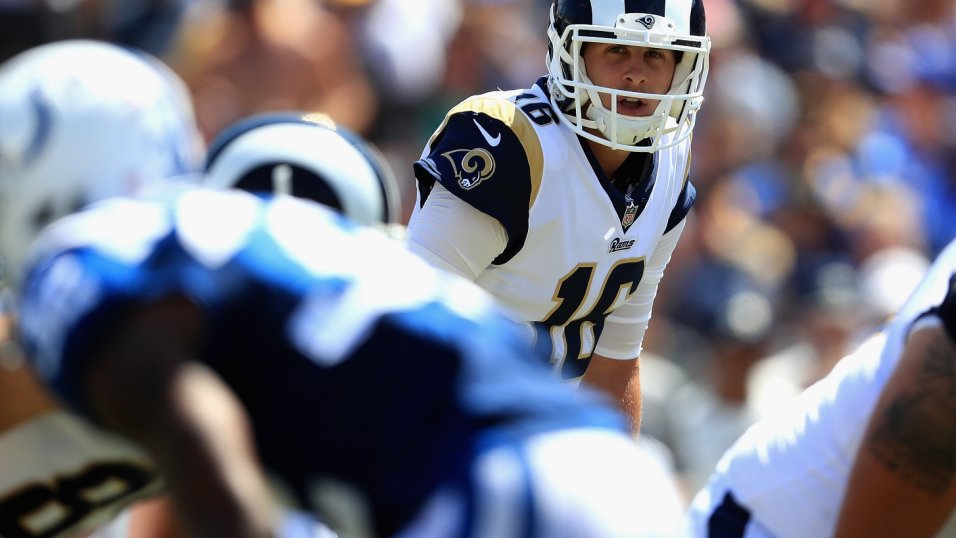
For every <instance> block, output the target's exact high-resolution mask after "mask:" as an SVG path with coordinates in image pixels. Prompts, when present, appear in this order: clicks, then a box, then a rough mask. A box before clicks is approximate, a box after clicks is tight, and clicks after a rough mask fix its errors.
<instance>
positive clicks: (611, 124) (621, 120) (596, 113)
mask: <svg viewBox="0 0 956 538" xmlns="http://www.w3.org/2000/svg"><path fill="white" fill-rule="evenodd" d="M582 79H583V82H585V83H586V84H588V85H590V86H593V85H594V84H593V83H592V82H591V80H590V79H589V78H588V76H587V75H586V74H584V73H582ZM587 96H588V99H587V101H588V102H589V106H588V107H587V111H586V112H585V114H586V115H587V117H588V120H583V119H582V121H581V125H582V126H583V127H586V128H589V129H596V130H597V131H598V132H600V133H601V134H602V135H604V138H607V139H608V140H610V141H611V142H614V143H616V144H620V145H622V146H634V145H636V144H637V143H638V142H640V141H641V140H644V139H645V138H649V137H652V136H655V135H657V136H659V135H660V134H661V131H662V129H663V127H664V121H666V120H665V119H664V118H662V116H666V114H667V112H666V111H665V110H664V103H665V102H664V101H661V102H659V103H658V104H657V109H656V110H655V111H654V113H653V114H651V115H650V116H625V115H623V114H615V113H613V112H611V111H610V110H608V109H607V108H605V107H604V103H602V102H601V96H600V92H598V91H597V90H594V89H590V88H589V89H587ZM615 116H616V117H615ZM615 120H616V125H615ZM615 126H616V127H617V129H616V130H615Z"/></svg>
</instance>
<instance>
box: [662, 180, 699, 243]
mask: <svg viewBox="0 0 956 538" xmlns="http://www.w3.org/2000/svg"><path fill="white" fill-rule="evenodd" d="M696 200H697V189H696V188H695V187H694V185H693V184H692V183H691V182H690V180H687V181H684V188H683V189H681V191H680V196H679V197H678V198H677V204H675V205H674V209H673V211H671V215H670V217H669V218H668V219H667V228H665V229H664V233H667V232H669V231H671V230H672V229H674V227H675V226H677V225H678V224H680V223H681V221H683V220H684V219H686V218H687V214H688V213H690V208H691V207H693V205H694V202H695V201H696Z"/></svg>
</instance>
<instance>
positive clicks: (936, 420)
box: [865, 335, 956, 495]
mask: <svg viewBox="0 0 956 538" xmlns="http://www.w3.org/2000/svg"><path fill="white" fill-rule="evenodd" d="M940 336H941V337H940ZM923 349H924V351H923V353H921V354H920V356H919V360H918V361H916V362H918V365H914V366H917V371H916V372H915V382H914V383H912V384H911V386H910V387H909V388H908V389H907V390H903V391H900V393H899V394H898V395H897V396H896V397H894V398H893V399H892V400H891V401H890V402H888V405H887V407H886V408H885V410H884V411H883V412H882V413H881V414H880V415H877V416H874V425H875V428H874V430H873V433H872V435H871V436H870V437H869V438H867V439H866V446H865V449H866V450H869V451H870V453H871V454H872V455H873V456H874V457H875V458H876V459H877V460H879V461H880V462H882V463H883V465H884V466H885V467H886V468H887V469H888V470H890V471H892V472H894V473H896V474H897V475H899V476H900V478H901V479H903V480H905V481H906V482H908V483H910V484H912V485H913V486H915V487H917V488H919V489H922V490H924V491H926V492H928V493H931V494H934V495H940V494H944V493H945V492H946V491H947V490H948V489H950V488H951V487H952V486H953V482H954V477H956V348H954V346H953V343H952V342H951V341H949V339H948V338H946V337H945V336H943V335H937V337H934V338H926V342H925V347H924V348H923Z"/></svg>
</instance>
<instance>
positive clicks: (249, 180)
mask: <svg viewBox="0 0 956 538" xmlns="http://www.w3.org/2000/svg"><path fill="white" fill-rule="evenodd" d="M203 181H204V183H205V184H206V185H207V186H210V187H215V188H238V189H242V190H247V191H254V192H255V191H258V192H268V193H273V194H289V195H293V196H297V197H299V198H308V199H311V200H313V201H316V202H319V203H321V204H324V205H327V206H330V207H332V208H335V209H337V210H339V211H341V212H342V213H343V214H345V215H346V216H347V217H349V218H350V219H352V220H354V221H356V222H358V223H360V224H364V225H367V226H368V225H375V224H393V223H395V222H396V220H397V218H398V213H399V194H398V186H397V183H396V181H395V177H394V174H393V173H392V169H391V167H390V166H389V164H388V162H386V161H385V158H384V157H383V156H382V155H381V153H379V152H378V150H377V149H376V148H374V147H373V146H372V145H371V144H369V143H367V142H365V141H363V140H362V139H361V138H360V137H359V136H358V135H355V134H354V133H352V132H350V131H348V130H346V129H344V128H342V127H338V126H336V125H335V124H334V123H333V122H332V121H331V120H330V119H328V118H327V117H326V116H323V115H319V114H314V115H308V114H305V113H299V112H284V113H265V114H259V115H256V116H251V117H248V118H245V119H242V120H240V121H238V122H237V123H235V124H233V125H232V126H230V127H228V128H226V129H225V130H224V131H223V132H222V133H221V134H220V135H219V136H217V137H216V138H215V139H213V141H212V143H211V144H210V148H209V153H208V155H207V157H206V166H205V175H204V179H203Z"/></svg>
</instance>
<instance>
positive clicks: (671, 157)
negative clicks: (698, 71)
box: [409, 81, 695, 379]
mask: <svg viewBox="0 0 956 538" xmlns="http://www.w3.org/2000/svg"><path fill="white" fill-rule="evenodd" d="M543 86H544V83H543V82H542V81H539V82H538V84H536V85H535V86H534V87H532V88H531V89H527V90H515V91H496V92H490V93H486V94H483V95H478V96H474V97H471V98H469V99H467V100H465V101H464V102H462V103H461V104H459V105H458V106H456V107H455V108H453V109H452V110H451V111H450V112H449V113H448V115H447V117H446V118H445V121H444V122H443V123H442V125H441V126H440V127H439V128H438V130H437V131H436V133H435V135H434V136H433V137H432V139H431V141H430V142H429V144H428V145H427V147H426V148H425V151H424V153H423V157H422V160H420V161H419V162H418V163H416V165H415V171H416V176H417V178H418V180H419V199H418V207H417V208H416V215H413V217H412V220H411V222H410V225H409V244H410V248H411V249H412V250H414V251H416V252H417V253H419V254H421V255H423V256H424V257H425V258H426V259H428V258H432V259H434V258H436V257H437V258H441V255H440V254H436V253H438V252H441V251H442V247H441V245H433V244H422V241H421V240H420V238H421V237H423V234H421V233H420V230H419V229H418V228H417V226H432V227H433V228H436V229H438V228H439V227H440V226H442V224H443V223H441V222H435V221H427V219H422V222H416V219H417V217H418V213H424V212H425V211H424V210H426V209H427V208H428V206H427V203H428V201H429V198H428V197H429V195H430V194H431V193H432V192H431V191H432V190H433V189H436V188H438V187H436V186H435V184H436V182H437V183H439V184H440V185H441V187H442V188H444V189H447V191H449V192H451V193H452V194H454V195H455V196H456V197H457V198H459V199H461V200H463V201H464V202H466V203H467V204H468V205H470V206H471V207H473V208H475V209H477V210H478V211H481V212H482V213H484V214H486V215H489V216H491V217H493V218H494V219H496V220H497V221H498V222H499V223H500V224H501V226H502V227H503V228H504V230H505V232H506V236H507V237H506V239H505V241H506V244H505V247H504V249H503V251H502V252H500V253H497V252H496V253H495V254H496V255H497V257H496V258H495V259H494V260H493V261H492V263H491V265H489V266H487V267H479V268H478V269H479V270H478V271H477V278H476V279H475V281H476V282H477V283H478V284H479V285H480V286H481V287H483V288H484V289H486V290H488V291H490V292H491V293H492V294H493V295H494V296H495V297H496V298H497V299H498V300H499V301H500V302H501V303H503V304H504V305H505V307H506V308H507V309H508V310H509V311H510V312H511V313H512V315H513V316H514V318H515V319H517V320H519V321H523V322H531V323H532V324H533V325H534V326H536V327H537V328H538V329H540V330H539V331H538V332H537V333H536V337H537V343H538V345H539V347H541V348H542V351H544V352H545V353H548V354H550V357H551V361H552V362H553V363H555V366H556V368H557V369H558V370H559V371H560V373H561V375H562V377H564V378H567V379H573V378H576V377H579V376H581V375H582V374H583V372H584V370H585V369H586V367H587V364H588V360H589V359H590V357H591V354H592V353H594V352H595V350H598V352H599V353H601V354H602V355H607V356H610V357H611V358H633V357H635V356H637V354H638V352H639V350H640V341H637V342H636V345H633V343H632V344H631V345H630V346H629V349H625V350H621V351H619V352H615V351H614V350H608V351H604V350H603V349H601V348H600V347H599V345H600V343H599V339H600V338H601V335H602V331H603V330H604V329H605V328H607V327H606V326H605V321H615V318H614V314H613V313H614V312H615V310H617V309H618V308H619V307H621V306H622V305H624V304H625V303H628V302H629V301H630V302H631V303H632V304H633V303H635V302H638V301H637V297H639V296H641V295H644V296H645V297H646V295H647V294H646V293H645V294H640V293H637V292H638V290H639V285H642V283H644V282H645V281H646V285H647V286H648V287H650V288H651V289H650V290H649V294H650V296H651V300H652V299H653V295H654V294H655V293H656V288H657V283H658V281H659V278H660V273H661V272H662V271H663V265H664V264H666V262H667V260H668V259H669V257H670V250H668V251H667V252H666V256H665V257H664V259H663V260H662V262H663V263H660V262H659V261H655V262H654V264H656V265H659V267H650V265H652V264H651V256H652V254H653V253H654V252H655V249H657V247H658V246H659V243H660V240H661V237H662V236H663V235H664V234H665V233H666V232H668V231H670V230H672V229H675V228H677V227H678V226H679V225H682V222H683V219H684V217H685V216H686V215H687V212H688V211H689V209H690V206H691V204H692V203H693V201H694V197H695V193H694V189H693V186H692V185H690V183H689V182H687V171H688V166H689V161H690V142H689V141H688V142H686V143H682V144H678V145H676V146H674V147H672V148H668V149H664V150H661V151H659V152H657V153H655V154H653V155H649V154H634V155H632V156H631V157H629V159H628V161H626V162H625V163H624V165H622V166H621V169H620V170H619V171H618V172H617V173H616V175H615V177H614V178H607V177H606V176H605V174H604V173H603V172H602V171H601V169H600V167H599V166H598V165H597V161H596V160H595V158H594V156H593V154H592V153H591V151H590V149H589V148H588V147H587V145H586V144H585V143H584V142H583V141H582V140H581V139H579V138H578V136H576V135H575V133H574V132H573V131H572V130H571V129H569V128H567V127H566V126H564V125H562V124H561V122H560V120H559V119H558V117H557V114H556V113H555V112H554V111H553V110H552V108H551V106H550V104H549V101H548V97H547V94H546V91H545V90H544V87H543ZM612 180H613V183H614V184H612ZM615 184H616V185H624V187H620V188H619V187H616V186H615ZM622 189H623V190H622ZM423 222H424V224H423ZM439 232H440V234H441V237H442V239H440V241H449V240H447V239H444V238H446V237H449V236H448V235H447V234H448V233H449V230H440V229H439V231H438V232H436V233H439ZM677 233H678V234H679V230H677ZM424 237H425V240H424V241H425V242H427V241H428V240H429V239H428V236H427V235H424ZM432 237H434V236H432ZM475 239H478V238H475ZM670 249H671V250H672V249H673V246H672V245H671V246H670ZM435 261H437V262H438V263H437V264H438V265H443V264H442V263H441V261H442V260H440V259H438V260H435ZM444 265H445V266H446V268H447V263H446V264H444ZM459 272H462V271H459ZM649 273H652V274H654V276H653V277H648V274H649ZM650 302H652V301H648V300H642V301H640V303H641V304H640V308H641V309H643V310H642V311H643V312H645V313H646V315H645V316H643V317H642V316H640V315H634V313H633V312H628V314H627V315H626V316H625V317H626V318H627V320H626V321H625V322H624V323H620V322H621V321H622V320H621V319H618V320H616V321H618V323H614V325H615V327H616V329H615V330H618V329H617V327H621V328H622V329H623V330H624V331H627V332H628V333H630V334H628V335H627V336H626V337H624V338H623V340H627V339H628V338H633V337H632V335H633V334H634V333H638V332H639V333H640V334H643V330H644V328H645V327H646V323H647V318H648V317H649V315H650ZM632 321H633V322H632ZM634 325H639V328H637V329H636V328H635V327H634ZM608 326H610V324H609V325H608ZM609 338H610V337H609ZM615 338H617V337H615Z"/></svg>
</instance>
